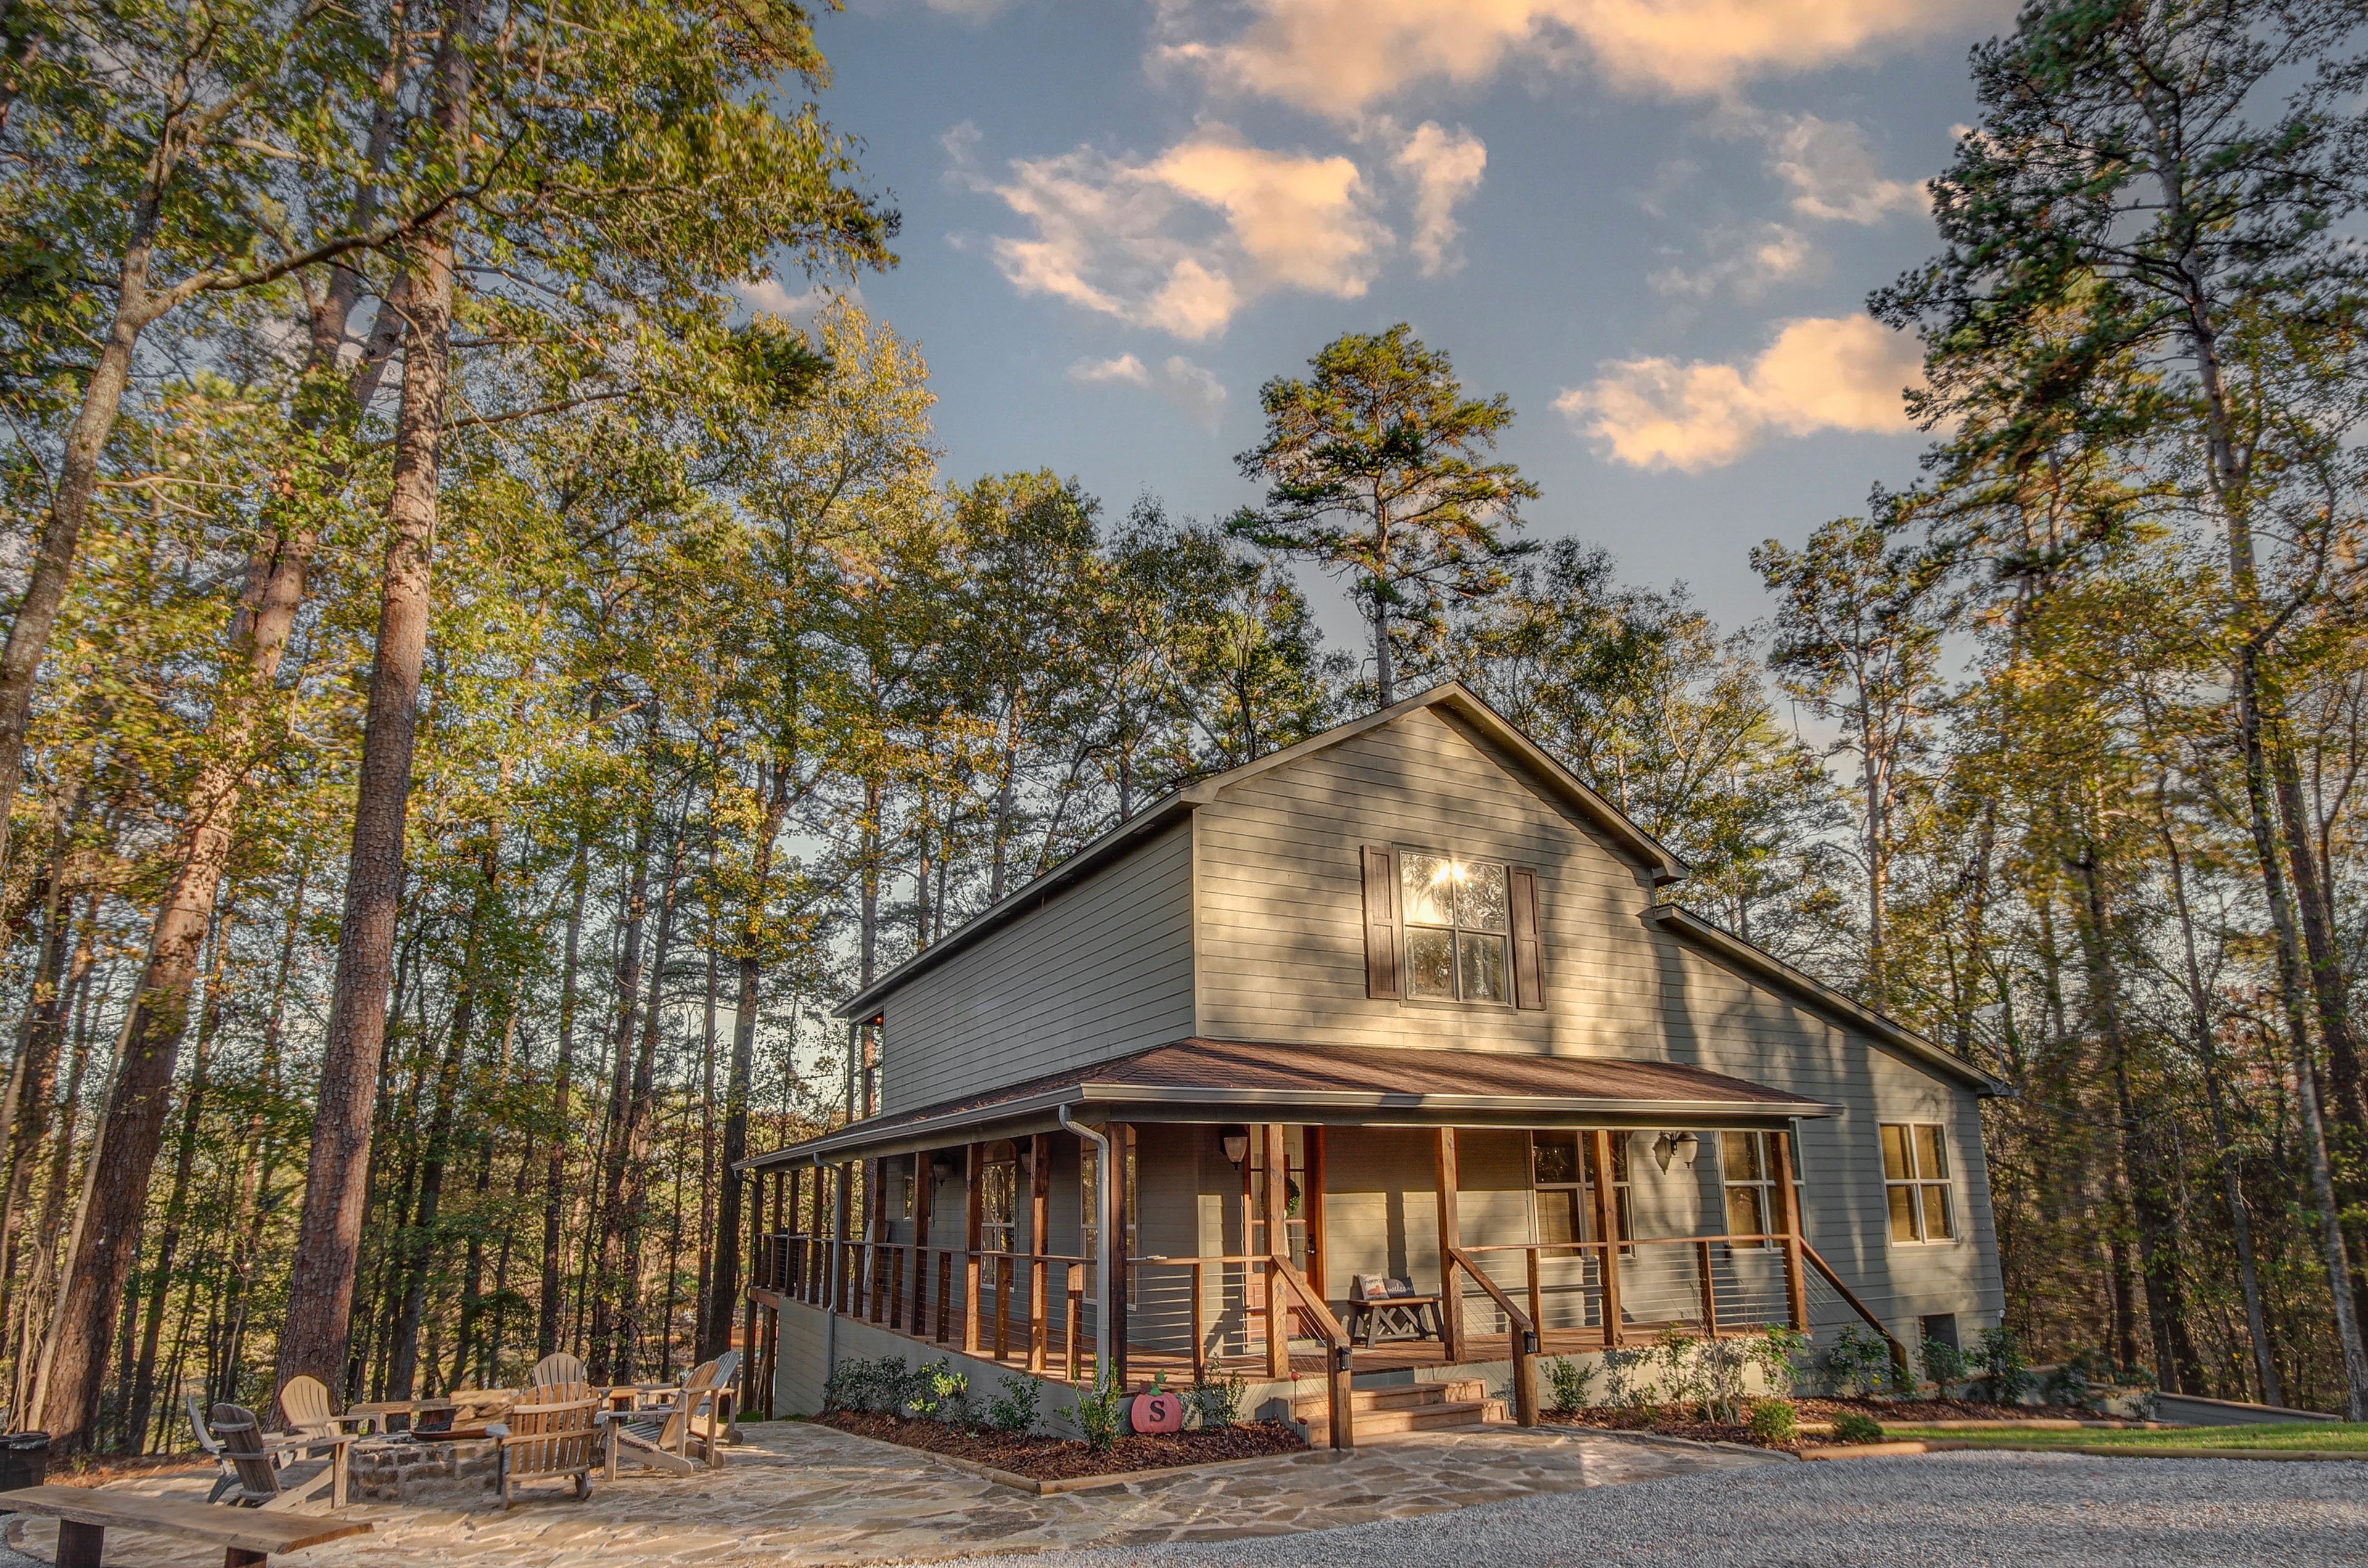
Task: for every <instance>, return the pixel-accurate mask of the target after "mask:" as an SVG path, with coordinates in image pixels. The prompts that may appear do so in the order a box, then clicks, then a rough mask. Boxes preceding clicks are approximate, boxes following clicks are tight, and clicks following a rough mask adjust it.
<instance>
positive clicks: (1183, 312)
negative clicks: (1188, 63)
mask: <svg viewBox="0 0 2368 1568" xmlns="http://www.w3.org/2000/svg"><path fill="white" fill-rule="evenodd" d="M977 140H978V133H977V131H975V130H974V129H973V128H971V127H969V126H967V125H965V126H960V127H957V128H956V129H955V130H954V131H952V132H951V133H950V134H949V135H948V136H947V137H946V139H945V145H946V148H947V151H948V153H950V154H951V158H952V161H953V162H952V168H951V176H950V177H952V178H954V179H956V180H958V181H960V182H961V183H963V184H966V185H968V186H969V187H971V188H972V189H974V190H978V191H982V192H986V193H991V194H993V195H994V196H996V197H997V198H999V199H1001V200H1002V201H1003V203H1004V205H1005V206H1007V207H1008V208H1009V209H1010V210H1012V212H1013V213H1014V214H1016V215H1018V216H1019V217H1020V218H1022V219H1024V220H1026V221H1027V222H1029V223H1030V225H1031V226H1032V229H1033V231H1034V232H1033V233H1032V234H1031V235H1030V236H1027V237H1015V236H1008V235H1006V236H997V237H996V238H995V239H993V240H992V241H990V242H989V248H990V251H991V253H992V254H993V256H994V257H995V260H996V266H998V267H1001V268H1002V270H1003V274H1004V276H1005V277H1006V278H1009V279H1010V280H1011V282H1012V284H1013V286H1014V287H1016V288H1018V289H1019V291H1020V292H1022V293H1024V294H1049V295H1051V296H1053V298H1055V299H1061V300H1066V301H1069V302H1070V303H1071V304H1074V305H1076V306H1079V307H1080V308H1082V309H1085V310H1089V311H1094V312H1099V313H1101V314H1104V315H1110V316H1115V317H1117V318H1119V319H1120V320H1121V321H1126V322H1131V323H1133V324H1136V325H1140V326H1152V327H1157V328H1159V329H1160V330H1162V331H1164V332H1167V333H1170V334H1173V335H1176V336H1178V337H1182V338H1187V339H1198V338H1204V337H1208V336H1211V335H1214V334H1216V333H1219V332H1222V331H1223V330H1224V327H1225V324H1227V323H1228V322H1229V321H1231V320H1232V319H1233V316H1234V313H1235V312H1236V311H1238V310H1239V309H1240V308H1241V307H1242V305H1243V304H1245V303H1246V302H1247V301H1249V300H1250V299H1252V298H1255V297H1256V296H1257V295H1258V294H1261V293H1265V292H1268V291H1269V290H1276V289H1301V290H1308V291H1309V292H1312V293H1318V294H1326V295H1330V296H1332V297H1333V298H1335V299H1354V298H1356V297H1357V296H1358V295H1360V294H1362V293H1363V292H1364V291H1365V288H1366V285H1367V284H1368V283H1370V282H1371V281H1372V278H1373V275H1374V273H1375V272H1376V271H1378V270H1379V267H1380V263H1381V257H1382V254H1383V252H1384V251H1385V250H1386V249H1387V248H1388V246H1389V244H1391V239H1392V236H1391V233H1390V231H1389V229H1388V228H1387V227H1386V226H1384V225H1383V223H1382V222H1380V221H1379V220H1378V219H1377V218H1375V217H1374V216H1373V215H1372V210H1371V207H1372V192H1371V191H1370V190H1369V189H1368V188H1367V187H1366V185H1365V182H1364V179H1363V177H1362V176H1361V175H1360V172H1359V170H1358V168H1357V165H1355V164H1354V163H1352V162H1350V161H1349V159H1348V158H1346V157H1341V156H1338V155H1335V156H1331V157H1317V156H1314V155H1309V154H1301V153H1277V152H1270V151H1268V150H1267V149H1264V148H1259V147H1253V146H1249V145H1247V144H1246V143H1244V142H1241V141H1240V140H1239V139H1238V138H1236V137H1235V135H1234V134H1233V133H1232V132H1231V131H1227V130H1226V129H1225V128H1224V127H1222V126H1203V127H1201V129H1200V130H1199V131H1195V132H1194V134H1193V135H1192V136H1191V137H1190V138H1189V139H1187V140H1186V141H1184V142H1178V144H1177V145H1175V146H1173V147H1171V148H1169V149H1168V150H1167V152H1165V153H1161V154H1160V155H1159V156H1157V157H1156V158H1154V159H1152V160H1150V161H1149V162H1147V163H1135V162H1132V161H1129V160H1126V159H1121V158H1113V157H1111V156H1110V155H1108V154H1106V153H1099V152H1097V151H1095V150H1094V149H1092V148H1090V147H1079V148H1077V149H1076V150H1075V151H1073V152H1069V153H1062V154H1060V155H1058V156H1056V157H1049V158H1015V159H1013V160H1011V162H1010V164H1009V165H1008V166H1009V169H1010V177H1009V178H1008V179H1007V180H1000V181H998V180H996V178H994V177H992V176H988V175H987V174H985V172H984V171H983V170H981V169H980V168H979V167H978V166H977V165H976V162H975V160H974V157H973V149H974V148H975V146H976V143H977Z"/></svg>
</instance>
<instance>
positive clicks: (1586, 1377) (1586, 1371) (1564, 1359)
mask: <svg viewBox="0 0 2368 1568" xmlns="http://www.w3.org/2000/svg"><path fill="white" fill-rule="evenodd" d="M1545 1367H1546V1376H1547V1377H1548V1378H1549V1379H1551V1380H1552V1381H1553V1383H1554V1409H1556V1410H1558V1411H1571V1410H1584V1409H1586V1408H1587V1388H1588V1384H1589V1383H1592V1382H1593V1381H1595V1373H1596V1370H1597V1369H1596V1366H1595V1364H1594V1363H1593V1362H1591V1361H1587V1362H1582V1361H1579V1360H1577V1359H1576V1358H1572V1357H1569V1356H1554V1357H1550V1358H1547V1361H1546V1364H1545Z"/></svg>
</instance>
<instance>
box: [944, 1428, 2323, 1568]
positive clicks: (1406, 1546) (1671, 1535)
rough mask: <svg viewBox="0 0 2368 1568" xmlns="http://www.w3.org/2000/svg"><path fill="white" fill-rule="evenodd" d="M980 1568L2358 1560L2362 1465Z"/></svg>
mask: <svg viewBox="0 0 2368 1568" xmlns="http://www.w3.org/2000/svg"><path fill="white" fill-rule="evenodd" d="M973 1561H974V1562H980V1563H981V1564H982V1565H983V1568H986V1565H992V1568H1019V1564H1021V1563H1025V1564H1027V1565H1028V1568H1125V1565H1128V1564H1134V1563H1141V1564H1144V1568H1169V1565H1174V1568H1186V1565H1199V1564H1207V1565H1208V1568H1219V1565H1224V1568H1235V1565H1238V1568H1267V1565H1269V1564H1271V1565H1273V1568H1373V1565H1374V1564H1376V1563H1386V1564H1389V1568H1546V1565H1548V1564H1554V1565H1556V1568H1560V1565H1563V1564H1571V1565H1577V1564H1593V1563H1620V1564H1634V1565H1636V1568H1661V1565H1663V1564H1667V1565H1668V1568H1710V1565H1715V1564H1725V1563H1734V1564H1749V1565H1752V1568H1760V1565H1772V1564H1796V1563H1797V1564H1803V1565H1808V1564H1815V1565H1816V1568H1833V1565H1835V1564H1841V1563H1849V1564H1857V1563H1884V1564H1888V1563H1898V1564H1902V1565H1903V1568H1907V1565H1912V1568H1932V1565H1933V1564H1936V1563H1948V1564H1961V1563H1979V1564H1997V1565H1998V1568H2038V1565H2049V1564H2059V1563H2060V1564H2066V1565H2072V1564H2078V1565H2081V1568H2092V1565H2096V1564H2122V1563H2128V1564H2133V1565H2137V1564H2144V1565H2146V1568H2159V1565H2162V1564H2176V1563H2199V1564H2209V1565H2211V1568H2251V1565H2253V1564H2257V1563H2259V1564H2284V1563H2294V1564H2298V1565H2307V1568H2325V1565H2332V1564H2337V1563H2368V1463H2362V1464H2349V1463H2334V1464H2330V1463H2310V1462H2304V1461H2295V1460H2286V1461H2276V1460H2124V1459H2092V1458H2088V1457H2084V1456H2080V1455H2073V1454H1984V1453H1955V1454H1930V1455H1923V1456H1918V1457H1916V1458H1910V1459H1888V1460H1841V1461H1838V1462H1833V1463H1823V1464H1791V1465H1769V1466H1766V1467H1764V1468H1760V1469H1753V1470H1744V1471H1722V1472H1716V1473H1713V1474H1707V1475H1692V1476H1682V1477H1679V1478H1675V1479H1671V1480H1667V1481H1639V1482H1634V1483H1629V1484H1626V1485H1620V1486H1598V1487H1591V1488H1589V1489H1588V1490H1586V1491H1583V1492H1565V1493H1556V1494H1548V1495H1542V1496H1533V1497H1523V1498H1518V1499H1515V1500H1514V1501H1511V1502H1506V1503H1492V1504H1487V1505H1485V1506H1477V1507H1471V1508H1461V1509H1457V1510H1455V1511H1454V1512H1452V1513H1442V1514H1428V1515H1424V1516H1422V1517H1417V1518H1410V1519H1403V1520H1396V1519H1394V1520H1387V1521H1383V1522H1380V1523H1375V1524H1367V1525H1354V1526H1350V1527H1349V1528H1345V1529H1335V1530H1323V1531H1318V1532H1315V1533H1312V1534H1301V1535H1286V1536H1272V1537H1267V1538H1264V1539H1259V1540H1231V1541H1224V1542H1220V1543H1211V1544H1207V1545H1178V1546H1156V1547H1144V1548H1133V1549H1129V1548H1121V1549H1115V1550H1107V1551H1065V1552H1048V1553H1044V1554H1042V1555H1038V1556H1030V1557H1026V1558H1014V1557H1008V1556H1007V1557H996V1558H988V1559H973Z"/></svg>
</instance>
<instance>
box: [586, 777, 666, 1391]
mask: <svg viewBox="0 0 2368 1568" xmlns="http://www.w3.org/2000/svg"><path fill="white" fill-rule="evenodd" d="M649 855H650V820H649V817H648V816H647V815H646V814H644V815H643V816H642V818H641V819H640V820H639V821H638V822H636V823H635V824H634V826H633V850H632V873H631V877H630V880H629V881H628V882H627V885H626V889H625V917H624V927H625V930H624V939H623V940H622V941H621V942H620V944H619V946H618V949H617V1026H616V1032H615V1034H614V1035H613V1037H612V1038H611V1039H610V1041H609V1112H608V1115H607V1117H605V1118H604V1119H603V1120H602V1123H601V1138H600V1181H599V1186H598V1187H597V1188H596V1189H595V1191H594V1192H593V1194H592V1206H593V1212H594V1215H595V1216H596V1218H595V1221H594V1226H595V1229H596V1230H597V1232H598V1242H597V1245H596V1246H595V1247H593V1248H592V1249H590V1250H591V1253H592V1256H594V1257H596V1258H597V1259H598V1264H597V1267H596V1268H595V1271H594V1273H593V1274H592V1276H591V1279H590V1282H589V1286H588V1293H589V1295H590V1297H591V1309H592V1313H591V1315H592V1322H591V1325H590V1331H591V1352H592V1353H591V1356H590V1358H588V1361H587V1363H586V1371H588V1372H590V1373H591V1375H592V1381H594V1382H596V1383H599V1382H626V1381H631V1380H630V1379H629V1378H627V1377H626V1376H625V1374H623V1373H621V1372H618V1371H616V1369H615V1365H614V1363H613V1361H612V1360H611V1359H610V1357H611V1353H612V1351H613V1348H614V1340H615V1335H616V1332H617V1315H618V1312H617V1297H618V1292H619V1290H620V1286H621V1283H622V1282H621V1281H620V1279H619V1278H618V1271H619V1270H620V1269H621V1268H622V1267H624V1256H623V1254H624V1229H623V1212H624V1189H625V1157H626V1156H625V1135H624V1134H625V1115H626V1106H627V1104H628V1102H629V1101H630V1100H631V1099H632V1088H633V1068H632V1061H633V1025H634V1022H635V1021H636V1019H637V1018H638V1017H639V1016H640V1003H641V996H642V987H641V979H642V929H643V922H644V921H645V920H646V919H647V918H648V914H649V876H650V866H649Z"/></svg>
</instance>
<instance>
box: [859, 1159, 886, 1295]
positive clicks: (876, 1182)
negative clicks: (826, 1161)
mask: <svg viewBox="0 0 2368 1568" xmlns="http://www.w3.org/2000/svg"><path fill="white" fill-rule="evenodd" d="M863 1196H864V1198H865V1199H866V1200H867V1201H866V1202H865V1204H864V1207H865V1208H867V1209H869V1210H871V1223H870V1224H869V1225H867V1226H865V1227H864V1229H865V1231H866V1233H867V1234H866V1236H865V1238H864V1239H865V1240H866V1241H867V1242H869V1243H870V1245H869V1246H867V1247H866V1248H865V1249H864V1252H865V1259H864V1262H865V1267H864V1270H863V1278H864V1286H865V1290H866V1293H867V1295H868V1297H869V1301H867V1302H866V1304H865V1308H864V1312H863V1316H865V1317H866V1318H868V1319H870V1320H871V1322H873V1323H878V1322H879V1321H880V1320H881V1318H882V1315H884V1314H883V1309H884V1308H885V1307H886V1306H887V1304H888V1303H887V1302H886V1301H885V1300H883V1298H884V1297H885V1296H886V1295H887V1291H886V1290H884V1289H883V1287H884V1286H885V1285H886V1284H887V1282H888V1278H887V1263H888V1249H887V1246H886V1243H887V1240H888V1162H887V1160H886V1159H885V1158H884V1157H883V1158H880V1159H872V1160H866V1161H864V1162H863Z"/></svg>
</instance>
